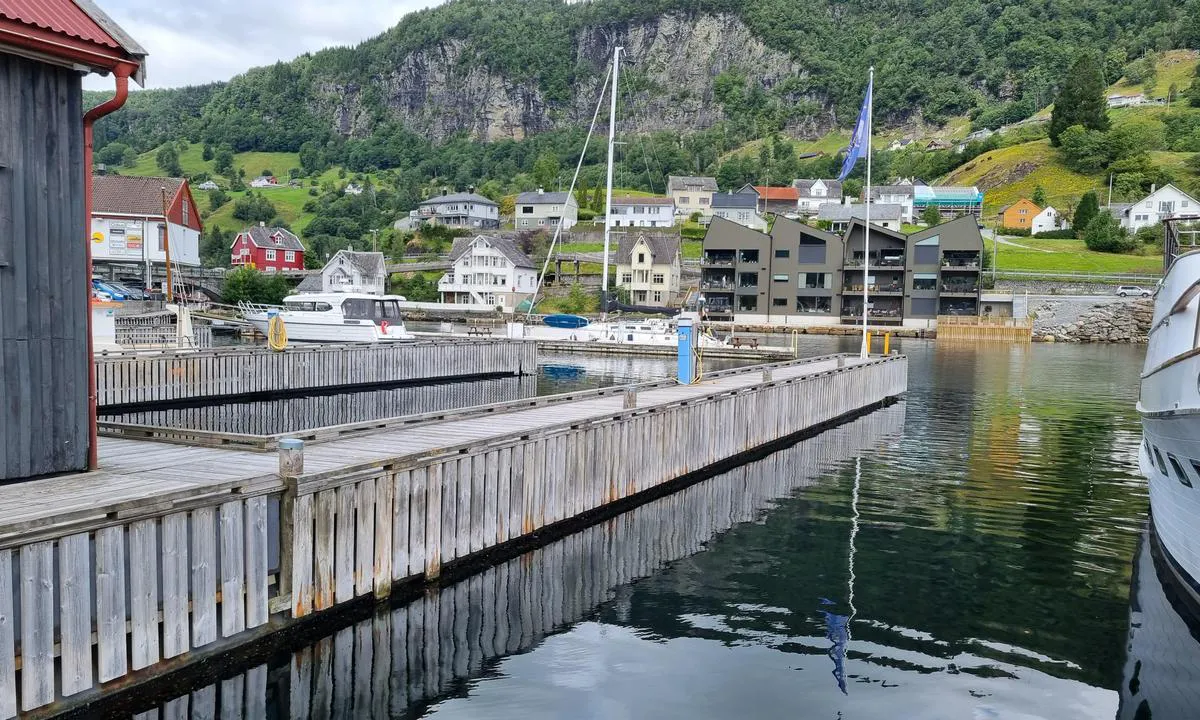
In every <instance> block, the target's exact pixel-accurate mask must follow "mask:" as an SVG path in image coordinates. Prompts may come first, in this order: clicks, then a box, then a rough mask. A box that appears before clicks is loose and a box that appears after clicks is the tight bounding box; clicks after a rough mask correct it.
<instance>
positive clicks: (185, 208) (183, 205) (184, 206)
mask: <svg viewBox="0 0 1200 720" xmlns="http://www.w3.org/2000/svg"><path fill="white" fill-rule="evenodd" d="M180 208H181V212H182V215H183V224H184V225H187V224H188V210H190V208H189V207H188V201H187V198H184V199H183V202H182V203H180Z"/></svg>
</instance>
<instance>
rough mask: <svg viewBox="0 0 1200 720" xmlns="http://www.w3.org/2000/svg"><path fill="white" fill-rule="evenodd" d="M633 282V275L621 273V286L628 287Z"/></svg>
mask: <svg viewBox="0 0 1200 720" xmlns="http://www.w3.org/2000/svg"><path fill="white" fill-rule="evenodd" d="M632 282H633V273H621V284H622V285H628V284H630V283H632Z"/></svg>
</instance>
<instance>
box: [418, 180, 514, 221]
mask: <svg viewBox="0 0 1200 720" xmlns="http://www.w3.org/2000/svg"><path fill="white" fill-rule="evenodd" d="M417 217H419V218H421V220H422V221H423V222H428V223H432V224H434V225H445V226H447V227H456V228H474V229H479V230H494V229H496V228H498V227H500V206H499V205H497V204H496V203H495V202H493V201H492V200H489V199H488V198H485V197H484V196H482V195H480V194H478V193H476V192H475V188H471V189H470V190H469V191H468V192H465V193H452V192H443V193H442V194H441V195H435V196H434V197H431V198H429V199H428V200H425V201H424V202H422V203H420V204H419V205H417Z"/></svg>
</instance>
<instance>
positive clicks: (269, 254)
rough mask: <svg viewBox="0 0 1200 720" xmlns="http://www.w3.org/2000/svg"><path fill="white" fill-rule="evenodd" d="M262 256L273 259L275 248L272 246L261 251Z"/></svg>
mask: <svg viewBox="0 0 1200 720" xmlns="http://www.w3.org/2000/svg"><path fill="white" fill-rule="evenodd" d="M263 257H264V258H265V259H267V260H274V259H275V250H274V249H273V248H268V249H267V250H266V251H264V252H263Z"/></svg>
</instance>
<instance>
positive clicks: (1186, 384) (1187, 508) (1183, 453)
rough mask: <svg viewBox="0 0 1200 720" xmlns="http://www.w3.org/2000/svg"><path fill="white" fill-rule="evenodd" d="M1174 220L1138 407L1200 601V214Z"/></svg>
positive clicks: (1157, 522) (1176, 550)
mask: <svg viewBox="0 0 1200 720" xmlns="http://www.w3.org/2000/svg"><path fill="white" fill-rule="evenodd" d="M1190 222H1192V223H1194V224H1193V225H1188V221H1184V220H1175V221H1168V222H1167V223H1166V228H1167V229H1166V243H1165V248H1164V249H1165V253H1166V255H1165V258H1166V259H1165V262H1166V263H1167V274H1166V276H1165V277H1164V278H1163V279H1162V281H1161V282H1160V283H1159V286H1158V290H1157V292H1156V293H1155V300H1154V319H1153V321H1152V324H1151V326H1150V337H1149V345H1148V347H1147V348H1146V363H1145V366H1144V368H1143V371H1142V385H1141V397H1140V399H1139V400H1138V411H1139V412H1140V413H1141V416H1142V432H1143V442H1142V446H1141V449H1140V451H1139V464H1140V465H1141V470H1142V472H1143V473H1144V474H1145V475H1146V477H1147V479H1148V480H1149V484H1150V515H1151V518H1152V520H1153V523H1154V530H1155V536H1156V537H1157V539H1158V541H1159V543H1160V545H1161V547H1162V549H1163V550H1164V551H1165V555H1166V557H1167V560H1168V561H1169V564H1170V566H1171V567H1172V569H1173V570H1174V571H1175V572H1176V573H1177V574H1179V575H1180V576H1181V579H1182V580H1183V581H1184V583H1183V584H1184V585H1186V586H1187V587H1188V588H1189V589H1190V590H1191V591H1192V594H1193V595H1195V596H1196V599H1197V600H1198V601H1200V218H1192V219H1190Z"/></svg>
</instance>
